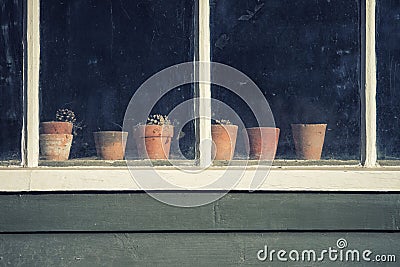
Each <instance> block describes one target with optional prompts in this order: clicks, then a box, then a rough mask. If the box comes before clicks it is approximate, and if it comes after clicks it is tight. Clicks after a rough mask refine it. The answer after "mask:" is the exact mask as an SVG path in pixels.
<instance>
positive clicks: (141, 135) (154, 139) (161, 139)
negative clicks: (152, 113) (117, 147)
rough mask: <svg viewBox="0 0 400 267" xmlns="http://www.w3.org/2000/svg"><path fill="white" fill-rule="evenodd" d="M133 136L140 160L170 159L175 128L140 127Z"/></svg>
mask: <svg viewBox="0 0 400 267" xmlns="http://www.w3.org/2000/svg"><path fill="white" fill-rule="evenodd" d="M133 134H134V136H133V137H134V139H135V142H136V146H137V149H138V154H139V157H140V158H149V159H168V157H169V151H170V148H171V140H172V137H173V136H174V126H172V125H163V126H161V125H139V126H135V127H134V129H133Z"/></svg>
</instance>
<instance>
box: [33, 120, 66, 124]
mask: <svg viewBox="0 0 400 267" xmlns="http://www.w3.org/2000/svg"><path fill="white" fill-rule="evenodd" d="M40 123H41V124H42V123H46V124H47V123H69V124H73V123H72V122H69V121H42V122H40Z"/></svg>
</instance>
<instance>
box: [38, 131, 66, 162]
mask: <svg viewBox="0 0 400 267" xmlns="http://www.w3.org/2000/svg"><path fill="white" fill-rule="evenodd" d="M72 137H73V135H72V134H40V135H39V144H40V154H41V156H42V157H44V159H46V160H57V161H62V160H68V157H69V152H70V149H71V144H72Z"/></svg>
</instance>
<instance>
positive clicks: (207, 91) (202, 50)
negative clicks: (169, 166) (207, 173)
mask: <svg viewBox="0 0 400 267" xmlns="http://www.w3.org/2000/svg"><path fill="white" fill-rule="evenodd" d="M198 14H199V46H198V47H199V61H200V62H201V63H200V64H199V80H200V83H199V98H200V103H199V116H200V119H199V121H200V124H199V125H200V126H199V128H200V140H199V141H200V142H199V151H200V166H202V167H206V166H209V165H210V163H211V144H212V143H211V83H210V64H209V63H210V4H209V1H199V12H198Z"/></svg>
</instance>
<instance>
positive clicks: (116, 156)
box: [93, 131, 128, 160]
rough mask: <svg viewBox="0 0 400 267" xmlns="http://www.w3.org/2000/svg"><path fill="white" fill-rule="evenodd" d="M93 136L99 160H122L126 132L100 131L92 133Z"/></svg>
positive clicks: (126, 136)
mask: <svg viewBox="0 0 400 267" xmlns="http://www.w3.org/2000/svg"><path fill="white" fill-rule="evenodd" d="M93 136H94V143H95V145H96V152H97V156H98V157H99V158H101V159H105V160H121V159H123V158H124V155H125V147H126V140H127V138H128V132H121V131H101V132H94V133H93Z"/></svg>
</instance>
